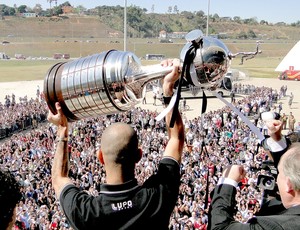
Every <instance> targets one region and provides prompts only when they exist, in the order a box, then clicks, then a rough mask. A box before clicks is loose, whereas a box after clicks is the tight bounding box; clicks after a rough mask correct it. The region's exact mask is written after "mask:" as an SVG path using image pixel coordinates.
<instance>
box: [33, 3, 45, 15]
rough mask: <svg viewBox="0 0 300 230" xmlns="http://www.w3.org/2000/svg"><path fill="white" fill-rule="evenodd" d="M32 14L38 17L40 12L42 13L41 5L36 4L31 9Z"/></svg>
mask: <svg viewBox="0 0 300 230" xmlns="http://www.w3.org/2000/svg"><path fill="white" fill-rule="evenodd" d="M32 10H33V11H34V13H36V14H37V15H40V14H41V12H42V11H43V8H42V5H41V4H36V5H35V6H34V7H33V9H32Z"/></svg>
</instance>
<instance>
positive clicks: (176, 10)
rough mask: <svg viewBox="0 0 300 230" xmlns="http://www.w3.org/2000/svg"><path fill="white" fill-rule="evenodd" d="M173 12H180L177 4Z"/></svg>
mask: <svg viewBox="0 0 300 230" xmlns="http://www.w3.org/2000/svg"><path fill="white" fill-rule="evenodd" d="M173 12H174V13H175V14H178V12H179V10H178V6H177V5H175V6H174V8H173Z"/></svg>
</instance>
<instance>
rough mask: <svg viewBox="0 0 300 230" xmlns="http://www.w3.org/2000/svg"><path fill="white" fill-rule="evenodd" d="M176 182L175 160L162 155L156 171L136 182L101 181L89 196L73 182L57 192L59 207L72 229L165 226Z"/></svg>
mask: <svg viewBox="0 0 300 230" xmlns="http://www.w3.org/2000/svg"><path fill="white" fill-rule="evenodd" d="M179 185H180V169H179V164H178V162H177V161H175V160H174V159H172V158H163V159H162V160H161V162H160V164H159V168H158V172H157V173H156V174H155V175H152V176H151V177H150V178H149V179H147V180H146V181H145V183H144V184H143V185H138V183H137V180H135V179H134V180H132V181H128V182H126V183H124V184H120V185H108V184H103V185H101V186H100V195H99V196H97V197H93V196H90V195H88V194H87V193H86V192H84V191H80V190H79V188H77V187H76V186H75V185H71V184H70V185H67V186H66V187H65V188H64V189H63V190H62V193H61V196H60V203H61V206H62V209H63V211H64V213H65V215H66V217H67V219H68V221H69V222H70V224H71V226H72V227H73V228H74V229H80V230H82V229H167V228H168V224H169V219H170V215H171V213H172V211H173V208H174V206H175V203H176V201H177V196H178V192H179Z"/></svg>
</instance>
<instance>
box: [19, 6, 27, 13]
mask: <svg viewBox="0 0 300 230" xmlns="http://www.w3.org/2000/svg"><path fill="white" fill-rule="evenodd" d="M26 9H27V6H26V5H21V6H19V7H18V12H19V13H21V14H22V13H26V12H27V10H26Z"/></svg>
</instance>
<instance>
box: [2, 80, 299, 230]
mask: <svg viewBox="0 0 300 230" xmlns="http://www.w3.org/2000/svg"><path fill="white" fill-rule="evenodd" d="M282 88H283V89H284V88H285V87H282ZM234 92H235V95H239V94H245V95H246V96H244V97H241V98H239V97H236V98H235V100H234V101H233V102H232V103H233V105H234V106H235V107H236V108H238V109H239V110H240V111H241V112H242V113H243V114H244V115H245V116H247V117H248V118H249V119H251V120H252V121H253V123H254V124H255V125H256V126H257V127H258V128H260V130H261V131H262V132H263V133H265V134H266V127H265V126H264V124H263V122H262V119H261V117H260V114H261V113H262V112H264V111H276V112H279V113H280V114H281V119H283V117H285V114H284V113H283V112H284V110H282V111H279V109H278V104H279V102H280V100H281V99H282V98H283V97H285V96H286V89H285V91H282V90H281V89H280V90H279V91H277V90H276V89H272V88H270V87H256V86H254V85H243V84H236V85H234ZM47 113H48V109H47V105H46V103H45V101H44V100H43V98H42V97H37V98H36V99H31V100H29V101H25V102H24V101H22V102H20V103H17V102H15V103H9V104H4V105H2V104H1V105H0V115H1V116H0V124H1V127H2V129H3V128H4V129H5V130H6V132H8V133H9V135H5V137H9V138H6V139H3V140H2V141H1V146H0V167H1V168H2V169H8V170H9V171H11V172H12V173H13V174H14V176H15V178H16V180H17V181H18V182H19V183H20V185H21V192H22V199H21V201H20V203H19V204H18V205H17V212H16V216H17V218H16V220H17V222H16V226H17V227H16V228H17V229H34V230H35V229H39V230H40V229H42V230H44V229H71V227H70V225H69V223H68V222H67V220H66V218H65V216H64V214H63V212H62V209H61V207H60V205H59V202H58V200H57V199H56V197H55V195H54V190H53V187H52V184H51V167H52V160H53V156H54V149H55V145H56V143H55V139H56V127H55V126H53V125H51V124H49V123H46V122H43V121H44V120H45V118H46V115H47ZM157 115H158V114H157V112H156V111H150V110H146V109H143V108H141V107H136V108H134V109H131V110H129V111H127V112H124V113H120V114H114V115H107V116H99V117H97V118H91V119H84V120H80V121H77V122H73V123H71V124H70V127H69V137H70V138H69V141H68V151H69V154H70V162H71V165H70V177H71V178H72V180H73V182H74V184H75V185H76V186H78V187H79V188H80V189H81V190H84V191H86V192H87V193H89V194H91V195H93V196H97V195H98V194H99V190H100V184H102V183H105V182H106V172H105V170H104V168H103V165H101V164H100V162H99V161H98V160H97V157H96V154H95V153H96V151H97V150H98V149H99V144H100V137H101V133H102V132H103V130H104V129H105V128H106V127H108V126H109V125H110V124H112V123H115V122H124V123H127V124H130V125H131V126H132V127H133V128H134V129H135V130H136V132H137V134H138V139H139V142H140V147H141V148H142V150H143V156H142V159H141V160H140V161H139V163H138V164H137V166H136V169H135V174H136V177H137V179H138V181H139V182H140V183H143V182H144V181H145V180H146V179H147V178H149V177H150V176H151V175H152V174H153V173H155V172H156V171H157V170H158V168H157V165H158V162H159V161H160V160H161V158H162V153H163V152H164V150H165V147H166V143H167V141H168V136H167V133H166V129H165V124H164V121H156V120H155V117H156V116H157ZM291 115H292V113H291V114H290V116H289V117H288V118H287V122H289V121H290V120H292V117H291ZM26 117H29V118H30V119H31V123H30V125H29V126H28V127H30V129H27V130H26V131H25V132H20V131H23V130H24V127H23V126H22V124H23V123H22V122H20V120H21V121H22V120H26V119H27V118H26ZM29 118H28V119H29ZM293 119H295V118H293ZM201 121H202V119H201V117H195V118H194V119H192V120H188V119H187V118H186V117H184V114H183V122H184V126H185V147H184V152H183V154H182V162H181V165H180V167H181V185H180V192H179V196H178V200H177V203H176V206H175V208H174V211H173V213H172V215H171V218H170V223H169V229H172V230H177V229H178V230H181V229H206V227H207V222H208V207H209V203H210V201H211V200H210V196H209V194H210V192H211V191H212V190H213V188H214V187H215V186H216V184H217V182H218V179H219V178H220V177H221V175H222V170H223V168H224V167H225V166H226V165H230V164H242V165H243V166H244V168H245V171H246V176H245V178H244V179H243V181H242V183H241V184H240V186H239V188H240V189H239V190H238V191H237V195H236V199H237V200H238V211H237V213H236V215H235V219H236V220H238V221H240V222H242V223H245V222H247V220H248V219H249V218H251V217H253V216H254V215H255V213H257V212H258V211H259V209H260V207H261V204H262V203H261V202H262V198H263V197H262V194H263V190H262V189H261V188H260V187H258V185H257V178H258V176H259V175H260V174H267V173H268V170H265V169H262V163H263V161H265V160H268V154H267V152H266V151H265V149H263V148H262V147H260V146H259V141H258V139H257V137H256V136H255V134H254V133H253V132H252V131H251V130H250V129H249V127H248V126H247V125H245V124H244V123H243V121H242V120H241V118H240V117H239V116H238V115H237V114H235V113H234V112H233V111H232V110H231V109H230V108H229V107H223V108H221V109H219V110H217V111H211V112H208V113H206V114H204V118H203V123H201ZM295 122H296V121H295ZM295 122H294V123H293V124H295ZM288 129H289V131H291V132H292V131H294V129H295V127H294V125H292V124H291V125H290V126H289V127H288ZM7 130H8V131H7Z"/></svg>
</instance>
